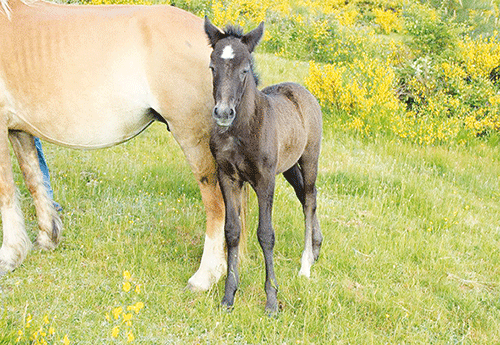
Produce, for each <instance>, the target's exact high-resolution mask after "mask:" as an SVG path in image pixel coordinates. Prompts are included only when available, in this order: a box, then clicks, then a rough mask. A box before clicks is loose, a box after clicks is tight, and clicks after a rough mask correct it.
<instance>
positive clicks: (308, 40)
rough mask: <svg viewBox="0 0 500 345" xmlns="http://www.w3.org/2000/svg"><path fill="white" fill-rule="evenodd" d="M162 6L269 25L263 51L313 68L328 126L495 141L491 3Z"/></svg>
mask: <svg viewBox="0 0 500 345" xmlns="http://www.w3.org/2000/svg"><path fill="white" fill-rule="evenodd" d="M82 1H84V2H88V3H92V4H102V3H127V2H134V3H137V2H136V1H135V0H82ZM140 1H141V3H153V2H155V1H156V0H140ZM160 1H161V2H163V3H170V4H172V5H175V6H178V7H181V8H184V9H186V10H188V11H191V12H193V13H196V14H198V15H208V16H209V17H211V18H212V20H213V22H214V23H215V24H217V25H219V26H225V25H226V24H228V23H233V24H237V25H240V26H242V27H244V28H246V29H250V28H253V27H255V26H256V25H257V24H258V23H259V22H261V21H266V28H267V30H266V35H265V37H264V40H263V43H262V44H261V47H260V49H261V50H263V51H264V52H267V53H273V54H276V55H278V56H280V57H284V58H287V59H292V60H302V61H309V62H310V71H309V76H308V77H307V78H306V80H305V81H304V83H305V85H306V86H307V87H308V88H309V89H310V90H311V91H312V92H313V93H314V94H315V96H316V97H317V98H318V99H319V101H320V103H321V104H322V106H323V108H324V111H325V120H326V122H328V123H330V124H331V125H332V126H333V128H337V129H340V130H347V131H353V132H354V133H357V134H361V135H363V136H368V137H371V136H377V135H392V136H396V137H397V138H401V139H404V140H410V141H412V142H415V143H418V144H426V145H433V144H439V143H444V144H458V145H464V144H468V143H470V142H471V141H474V140H476V138H478V137H479V138H483V139H484V138H486V139H491V138H496V137H497V136H498V130H499V129H500V111H499V110H500V108H499V107H500V38H499V35H498V33H497V31H496V30H497V28H498V19H499V17H500V12H499V9H498V5H497V3H496V2H490V1H473V0H469V1H467V0H463V1H444V0H441V1H438V0H432V1H415V0H391V1H379V0H347V1H345V0H324V1H313V0H279V1H278V0H166V1H165V0H160ZM493 141H495V142H496V140H493Z"/></svg>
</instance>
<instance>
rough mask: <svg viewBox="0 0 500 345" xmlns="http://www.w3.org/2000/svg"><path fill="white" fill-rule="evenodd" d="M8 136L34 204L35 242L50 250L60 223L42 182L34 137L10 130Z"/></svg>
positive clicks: (53, 244) (59, 229)
mask: <svg viewBox="0 0 500 345" xmlns="http://www.w3.org/2000/svg"><path fill="white" fill-rule="evenodd" d="M9 137H10V141H11V143H12V147H13V148H14V152H15V154H16V156H17V160H18V161H19V166H20V167H21V171H22V172H23V175H24V180H25V182H26V186H27V187H28V190H29V191H30V193H31V195H32V197H33V201H34V204H35V208H36V213H37V216H38V225H39V226H40V232H39V234H38V237H37V239H36V244H37V246H38V247H40V248H41V249H46V250H52V249H54V248H55V247H56V246H57V244H58V243H59V240H60V237H61V231H62V223H61V219H60V218H59V215H58V214H57V211H56V210H55V208H54V204H53V202H52V200H51V199H50V197H49V194H48V191H47V188H46V187H45V184H44V183H43V175H42V172H41V170H40V165H39V162H38V156H37V152H36V148H35V143H34V140H33V139H34V138H33V136H32V135H31V134H28V133H25V132H20V131H11V132H10V133H9Z"/></svg>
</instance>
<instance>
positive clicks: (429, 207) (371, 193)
mask: <svg viewBox="0 0 500 345" xmlns="http://www.w3.org/2000/svg"><path fill="white" fill-rule="evenodd" d="M257 64H258V69H259V71H260V72H261V76H262V79H263V82H264V83H263V84H265V85H267V84H269V83H274V82H277V81H279V80H283V79H286V80H297V81H300V80H301V79H302V78H303V76H304V75H305V74H306V73H307V63H305V64H304V63H295V62H290V61H284V60H282V59H279V58H277V57H274V56H271V55H264V54H261V55H258V57H257ZM45 151H46V155H47V158H48V161H49V165H50V168H51V172H52V181H53V185H54V190H55V196H56V200H57V201H59V202H60V203H61V204H62V205H63V207H64V211H63V212H62V218H63V222H64V226H65V231H64V234H63V240H62V243H61V245H60V246H59V247H58V248H57V249H56V250H55V251H54V252H37V251H33V252H31V253H30V255H29V256H28V258H27V259H26V261H25V262H24V264H23V265H22V266H21V267H19V268H18V269H17V270H15V271H14V272H12V273H10V274H8V275H6V276H4V277H1V278H0V287H1V289H2V294H1V295H0V308H1V309H0V312H1V315H0V344H13V343H16V342H18V343H21V344H28V343H33V344H44V343H49V344H63V343H71V344H114V343H127V342H129V341H130V342H133V343H137V344H220V343H226V344H325V343H339V344H342V343H346V344H362V343H363V344H364V343H374V344H382V343H407V344H419V343H420V344H429V343H432V344H449V343H453V344H455V343H458V344H493V343H499V342H500V280H499V276H500V274H499V273H500V272H499V267H500V251H499V245H500V203H499V199H500V149H499V148H498V147H494V146H489V145H484V144H481V143H477V144H475V145H474V146H467V147H459V148H450V147H441V146H436V147H433V146H428V147H421V146H417V145H414V144H409V143H404V142H401V141H395V140H392V139H390V138H372V139H363V138H359V137H356V136H353V135H346V134H345V133H342V132H334V131H331V130H329V129H328V128H325V135H324V141H323V149H322V156H321V161H320V175H319V181H318V188H319V217H320V222H321V225H322V229H323V234H324V238H325V241H324V246H323V249H322V254H321V256H320V259H319V261H318V262H317V263H316V264H315V265H314V266H313V270H312V278H311V279H310V280H305V279H303V278H299V277H298V276H297V273H298V269H299V265H300V255H301V251H302V247H303V219H302V218H303V217H302V212H301V209H300V207H299V203H298V201H297V200H295V197H294V193H293V190H292V188H291V187H289V186H287V185H286V183H285V182H284V179H283V178H281V177H280V178H279V179H278V183H277V191H276V201H275V210H274V224H275V229H276V233H277V244H276V250H275V265H276V271H277V277H278V281H279V283H280V291H279V299H280V302H281V304H282V305H283V310H282V312H281V313H280V314H279V316H278V317H277V318H268V317H266V316H265V313H264V301H265V294H264V290H263V282H264V269H263V259H262V254H261V251H260V247H259V245H258V243H257V240H256V236H255V228H256V216H257V214H256V207H255V206H256V200H255V197H254V196H253V193H252V194H251V195H250V202H249V241H248V254H247V258H246V259H245V260H244V261H243V262H242V264H241V285H240V290H239V291H238V293H237V297H236V307H235V309H234V311H233V312H232V313H231V314H228V313H226V312H224V311H222V310H221V309H220V308H219V303H220V300H221V298H222V294H223V281H221V282H219V283H218V284H217V285H216V286H214V287H213V289H212V290H211V291H209V292H207V293H192V292H191V291H189V290H186V289H185V285H186V282H187V280H188V278H189V277H190V276H191V275H192V274H193V273H194V272H195V270H196V269H197V267H198V266H197V265H198V264H199V259H200V257H201V253H202V246H203V235H204V212H203V205H202V203H201V198H200V195H199V191H198V189H197V185H196V183H195V181H194V178H193V177H192V175H191V172H190V170H189V168H188V166H187V163H186V162H185V160H184V158H183V156H182V153H181V152H180V150H179V148H178V147H177V145H176V143H175V141H174V140H173V138H172V137H171V135H169V134H168V133H167V132H166V129H165V126H163V125H160V124H157V125H153V126H152V127H151V128H150V129H148V130H147V131H146V132H145V133H143V134H142V135H140V136H139V137H137V138H135V139H133V140H131V141H129V142H127V143H125V144H123V145H120V146H117V147H114V148H111V149H106V150H100V151H73V150H68V149H64V148H60V147H56V146H53V145H50V144H46V145H45ZM16 171H17V175H16V179H17V181H18V184H19V188H20V190H21V199H22V205H23V210H24V212H25V215H26V221H27V227H28V229H29V231H30V233H31V235H32V238H34V236H35V232H36V231H37V228H36V219H35V216H34V209H33V207H32V204H31V198H30V197H29V194H28V193H27V191H26V189H25V187H24V184H23V182H22V178H21V175H20V173H19V171H18V170H16ZM124 272H125V276H124ZM128 272H129V273H130V274H131V277H129V276H128ZM126 290H127V291H128V292H127V291H126ZM120 307H121V310H120ZM127 307H129V308H128V310H127Z"/></svg>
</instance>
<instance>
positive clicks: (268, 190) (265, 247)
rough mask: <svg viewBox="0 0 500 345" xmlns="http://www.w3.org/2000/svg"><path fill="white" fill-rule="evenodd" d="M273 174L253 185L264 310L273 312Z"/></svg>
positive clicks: (275, 305) (275, 299)
mask: <svg viewBox="0 0 500 345" xmlns="http://www.w3.org/2000/svg"><path fill="white" fill-rule="evenodd" d="M274 185H275V176H274V175H273V176H268V177H264V176H261V177H260V179H259V181H258V183H257V184H256V185H254V186H253V187H254V189H255V193H256V194H257V199H258V203H259V226H258V228H257V237H258V239H259V244H260V246H261V248H262V252H263V254H264V261H265V263H266V282H265V289H266V296H267V302H266V311H268V312H270V313H275V312H277V311H278V283H277V281H276V276H275V274H274V264H273V250H274V240H275V237H274V229H273V226H272V208H273V198H274Z"/></svg>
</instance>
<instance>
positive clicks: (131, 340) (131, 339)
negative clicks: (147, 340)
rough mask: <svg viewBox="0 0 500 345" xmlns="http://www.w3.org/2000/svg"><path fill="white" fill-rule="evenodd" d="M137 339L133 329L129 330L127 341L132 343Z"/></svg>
mask: <svg viewBox="0 0 500 345" xmlns="http://www.w3.org/2000/svg"><path fill="white" fill-rule="evenodd" d="M134 340H135V337H134V333H132V331H130V332H128V334H127V343H131V342H133V341H134Z"/></svg>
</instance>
